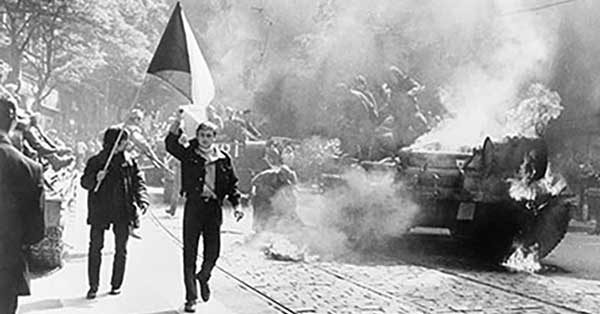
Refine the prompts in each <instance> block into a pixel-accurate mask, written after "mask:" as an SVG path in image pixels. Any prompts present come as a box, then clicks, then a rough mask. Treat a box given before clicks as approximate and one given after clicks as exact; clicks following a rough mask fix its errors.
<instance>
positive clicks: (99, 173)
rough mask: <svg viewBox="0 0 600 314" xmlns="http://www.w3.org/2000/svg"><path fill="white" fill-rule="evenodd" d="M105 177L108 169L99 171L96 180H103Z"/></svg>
mask: <svg viewBox="0 0 600 314" xmlns="http://www.w3.org/2000/svg"><path fill="white" fill-rule="evenodd" d="M104 177H106V171H104V170H100V171H98V173H97V174H96V181H97V182H101V181H102V180H104Z"/></svg>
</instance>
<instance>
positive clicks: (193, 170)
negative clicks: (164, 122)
mask: <svg viewBox="0 0 600 314" xmlns="http://www.w3.org/2000/svg"><path fill="white" fill-rule="evenodd" d="M182 133H183V131H182V130H181V129H179V130H177V134H173V133H171V132H169V134H168V135H167V137H166V138H165V145H166V147H167V151H168V152H169V153H170V154H171V155H173V157H175V158H177V159H178V160H179V161H180V162H181V192H182V193H183V194H184V195H186V196H187V197H194V196H199V195H200V194H201V193H202V191H203V189H204V177H205V176H206V168H205V163H206V160H205V159H204V158H203V157H202V156H200V155H198V154H197V153H196V152H195V151H194V150H195V149H196V148H197V147H198V140H196V139H193V140H191V141H190V145H189V146H187V147H185V146H183V145H181V144H180V143H179V141H178V140H179V137H180V136H181V134H182ZM221 152H222V153H223V155H225V158H224V159H219V160H217V161H216V173H215V177H216V179H215V187H214V188H215V194H216V195H217V198H218V201H219V204H222V203H223V199H224V198H225V197H227V199H228V200H229V202H230V203H231V205H233V206H237V205H238V204H239V202H240V192H239V190H238V188H237V182H238V178H237V176H236V175H235V171H234V169H233V165H232V163H231V157H229V155H228V154H227V153H226V152H224V151H222V150H221Z"/></svg>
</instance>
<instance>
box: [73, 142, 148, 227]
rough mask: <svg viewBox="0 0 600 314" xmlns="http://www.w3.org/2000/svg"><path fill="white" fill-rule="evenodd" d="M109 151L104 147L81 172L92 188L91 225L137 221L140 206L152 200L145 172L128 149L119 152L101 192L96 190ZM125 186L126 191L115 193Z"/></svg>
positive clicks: (82, 181) (90, 192)
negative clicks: (143, 173) (125, 152)
mask: <svg viewBox="0 0 600 314" xmlns="http://www.w3.org/2000/svg"><path fill="white" fill-rule="evenodd" d="M108 154H109V152H108V150H102V151H100V153H98V154H96V155H94V156H92V157H91V158H90V159H89V160H88V162H87V164H86V165H85V170H84V171H83V175H82V176H81V186H82V187H83V188H84V189H86V190H88V219H87V223H88V224H90V225H106V226H107V225H108V224H110V223H123V222H129V223H130V222H133V221H134V220H135V211H136V208H137V207H147V206H148V204H149V201H148V192H147V191H146V183H145V182H144V178H143V176H142V173H141V171H140V169H139V168H138V166H137V163H136V162H135V160H134V159H133V158H131V157H130V156H129V155H128V154H124V153H117V154H115V156H114V157H113V160H112V161H111V163H110V166H109V167H108V173H107V174H106V177H105V178H104V181H103V182H102V184H101V185H100V188H99V189H98V192H94V188H95V187H96V175H97V174H98V172H99V171H100V170H102V169H103V168H104V164H105V163H106V159H107V157H108ZM121 187H122V190H121V191H122V193H123V194H121V195H115V191H116V189H117V188H121ZM119 199H120V202H119ZM115 201H117V202H118V203H116V202H115Z"/></svg>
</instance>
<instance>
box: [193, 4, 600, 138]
mask: <svg viewBox="0 0 600 314" xmlns="http://www.w3.org/2000/svg"><path fill="white" fill-rule="evenodd" d="M559 2H563V1H558V0H556V1H553V0H487V1H483V0H461V1H450V0H425V1H417V0H406V1H397V0H380V1H375V2H372V1H369V2H367V1H360V0H345V1H340V0H297V1H281V0H249V1H232V0H213V1H209V2H206V3H204V4H203V5H198V4H197V3H196V1H191V0H190V1H184V8H185V9H186V11H187V12H188V15H189V16H190V20H191V23H192V25H193V26H194V28H195V30H196V32H197V34H198V36H199V38H200V41H201V45H202V48H203V49H204V50H205V54H206V55H207V59H208V60H209V64H210V67H211V69H212V71H213V74H214V76H215V80H216V85H217V87H218V90H219V91H218V98H217V101H218V102H220V103H221V104H223V105H227V106H232V107H237V108H247V107H251V108H254V109H255V110H256V111H258V112H260V113H263V114H267V115H269V116H270V117H271V119H272V120H273V121H278V122H279V124H280V125H279V126H276V127H275V128H274V129H273V130H272V131H274V132H276V133H282V134H280V135H290V136H305V135H308V134H309V133H311V132H315V130H317V131H318V130H323V129H324V130H327V129H328V128H331V127H332V126H331V121H334V118H335V117H331V116H328V112H327V111H326V110H325V109H324V108H326V107H327V106H329V105H330V104H331V103H332V102H335V99H334V98H333V97H334V96H333V95H335V86H336V85H337V84H338V83H340V82H343V83H349V82H351V81H352V78H353V77H354V76H355V75H357V74H363V75H364V76H365V77H367V80H368V81H369V84H370V85H371V86H377V85H379V84H381V83H383V82H384V81H385V80H386V79H387V78H388V77H389V76H388V75H389V73H387V69H388V67H389V66H391V65H397V66H398V67H400V68H401V69H403V70H405V71H407V72H408V73H410V74H411V75H412V76H414V77H416V78H417V79H418V80H420V81H421V82H423V83H424V84H425V86H426V90H428V91H429V92H430V93H432V94H435V92H436V90H437V89H438V88H444V89H445V90H447V91H450V92H451V93H452V96H453V97H452V99H451V101H447V102H446V103H445V105H446V107H447V109H448V112H449V113H450V116H452V117H454V119H455V123H456V124H457V125H460V126H465V125H468V126H469V127H470V129H469V130H466V129H461V128H454V127H452V128H451V129H453V130H455V131H456V132H458V133H456V134H455V135H453V136H455V137H464V136H465V135H464V134H476V135H475V137H479V136H480V135H482V134H485V133H490V132H492V133H493V129H495V128H497V127H498V126H499V125H501V124H502V123H503V121H502V119H501V118H499V117H502V116H503V114H504V113H505V112H506V111H507V110H508V109H510V108H511V107H512V106H514V105H515V103H516V99H517V98H518V97H519V96H520V94H521V93H522V92H523V91H524V90H527V89H528V88H529V86H530V85H531V84H532V83H542V84H544V85H546V86H547V87H548V88H549V89H550V90H554V91H557V92H558V93H559V94H560V97H561V99H562V100H563V105H564V106H565V112H564V113H563V115H567V116H568V119H567V120H572V119H574V118H576V117H577V116H579V115H581V116H585V115H588V114H589V113H595V111H597V110H598V105H597V103H598V98H599V97H600V92H599V91H598V89H597V88H596V86H597V85H598V84H595V83H596V82H598V78H599V75H600V74H598V73H600V71H597V68H600V63H599V62H598V61H596V56H597V55H598V54H597V52H600V49H599V47H600V45H599V44H598V43H597V40H595V37H596V35H595V34H597V32H598V31H599V30H600V24H599V23H598V22H596V20H597V19H596V18H595V14H596V12H598V9H600V3H598V2H597V1H593V0H575V1H572V2H568V3H562V4H559V5H556V6H551V7H546V6H547V5H548V4H552V3H559ZM425 107H426V104H425ZM580 113H581V114H580ZM447 123H450V122H447ZM490 128H491V129H492V131H490V130H488V129H490Z"/></svg>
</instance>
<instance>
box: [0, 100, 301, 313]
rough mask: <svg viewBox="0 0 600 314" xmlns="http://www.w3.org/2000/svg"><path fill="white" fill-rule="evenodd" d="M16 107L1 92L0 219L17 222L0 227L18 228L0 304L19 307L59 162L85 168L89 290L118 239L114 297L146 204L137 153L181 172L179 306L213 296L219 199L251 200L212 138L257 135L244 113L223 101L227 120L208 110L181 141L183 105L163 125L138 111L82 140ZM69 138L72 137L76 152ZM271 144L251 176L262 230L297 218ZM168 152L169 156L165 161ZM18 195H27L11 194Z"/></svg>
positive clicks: (0, 264) (288, 175)
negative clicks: (277, 219) (274, 220)
mask: <svg viewBox="0 0 600 314" xmlns="http://www.w3.org/2000/svg"><path fill="white" fill-rule="evenodd" d="M18 104H19V102H18V100H17V99H16V98H14V97H12V95H11V94H10V93H3V94H2V95H0V105H1V106H0V150H1V151H2V152H3V153H2V154H0V158H3V159H2V166H1V167H0V170H1V171H2V173H1V176H0V189H1V191H0V192H1V193H2V194H1V195H2V196H3V198H2V202H3V203H2V204H0V210H2V217H14V218H15V221H12V220H11V219H12V218H11V219H2V224H4V223H7V224H13V225H14V226H11V227H10V228H9V227H8V225H7V226H6V228H7V230H8V229H11V230H13V231H11V232H14V233H15V235H14V237H11V238H10V239H8V238H5V237H2V238H0V243H1V244H2V245H7V246H10V247H14V252H13V251H11V252H10V254H8V255H4V254H3V255H2V256H1V259H0V296H2V297H1V298H0V309H1V310H2V311H5V312H6V313H15V311H16V307H17V296H18V295H26V294H27V293H29V292H28V289H23V286H26V284H27V282H26V278H28V277H27V275H26V269H27V267H26V266H25V265H26V264H27V260H26V259H25V258H23V256H26V254H23V252H26V251H27V250H28V246H29V245H32V244H35V243H37V242H39V241H40V240H41V239H42V238H43V236H44V231H45V228H46V226H45V225H44V220H43V215H44V202H43V199H44V197H43V195H44V193H45V192H44V191H45V190H48V188H51V187H49V186H48V185H47V184H46V186H45V183H44V175H43V173H44V170H45V169H46V170H49V169H52V171H55V172H56V171H62V170H63V169H65V168H69V169H74V168H75V167H82V168H83V174H82V176H81V178H80V184H81V186H82V187H83V188H84V189H86V190H87V191H88V201H87V212H88V217H87V223H88V224H89V225H90V241H89V252H88V271H87V276H88V283H89V290H88V292H87V295H86V296H87V298H88V299H94V298H96V295H97V293H98V287H99V283H100V265H101V260H102V254H101V250H102V248H103V246H104V234H105V232H106V231H107V230H111V229H112V232H113V233H114V235H115V243H116V245H115V257H114V261H113V265H112V268H113V269H112V275H111V291H110V294H112V295H118V294H120V292H121V287H122V284H123V281H124V277H125V264H126V259H127V258H126V257H127V243H128V239H129V238H130V237H131V236H136V235H135V229H137V228H139V227H140V215H143V214H144V213H145V212H146V211H147V209H148V207H149V206H150V202H149V198H148V192H147V188H146V185H147V183H146V181H145V179H144V175H143V174H142V167H141V166H140V164H139V163H138V162H139V161H140V160H141V159H147V160H149V162H150V163H151V164H152V166H153V167H155V168H159V169H162V170H164V171H166V172H168V173H173V174H177V175H178V176H179V178H176V181H178V182H179V183H180V184H179V188H178V190H179V192H180V193H181V195H182V196H184V198H183V199H184V200H185V202H184V206H183V207H184V214H183V229H184V274H185V276H184V286H185V288H186V295H185V299H186V302H185V311H186V312H194V311H195V307H196V302H197V299H198V298H199V297H200V298H201V299H202V300H204V301H207V300H208V299H209V297H210V288H209V285H208V281H209V279H210V276H211V272H212V269H213V268H214V266H215V263H216V260H217V258H218V256H219V250H220V226H221V222H222V219H223V218H222V209H221V207H222V205H223V201H224V199H228V200H229V202H230V203H231V204H232V205H233V207H234V210H233V213H234V216H235V217H236V218H237V219H238V220H239V219H241V218H242V217H243V215H244V214H243V211H242V210H241V209H240V203H241V202H246V203H248V202H247V201H248V197H249V196H245V197H244V196H243V195H242V193H240V191H239V189H238V181H239V180H238V178H237V174H236V172H235V170H234V166H233V164H234V161H233V160H232V157H231V156H230V155H229V154H228V152H226V151H224V150H222V149H220V148H219V147H218V146H216V145H215V143H216V141H218V140H221V141H228V142H229V141H233V142H236V141H239V142H245V141H247V140H258V139H260V138H261V137H262V134H261V133H260V131H258V130H257V128H256V127H255V126H254V125H253V123H252V122H251V121H250V120H249V119H248V118H246V117H248V113H249V112H248V111H241V112H237V111H234V110H231V109H229V108H226V109H225V111H224V112H225V114H226V115H225V117H226V119H223V118H221V115H220V114H219V113H217V112H216V110H215V109H214V108H211V109H210V110H209V121H204V122H201V123H200V124H199V126H198V127H197V129H196V133H195V135H196V136H195V138H192V139H187V138H186V137H185V136H184V134H183V131H182V128H181V121H182V113H181V112H178V113H176V114H174V115H173V117H172V119H169V120H168V122H167V123H166V124H165V123H161V122H158V121H156V120H155V121H144V113H143V112H142V111H141V110H139V109H135V110H133V111H132V112H130V113H129V115H128V117H127V119H126V121H125V122H124V123H122V124H118V125H114V126H110V127H108V128H107V129H106V130H105V131H104V132H102V134H101V135H100V136H93V137H92V138H90V139H88V140H83V139H79V140H75V139H73V138H66V140H62V139H61V138H60V136H59V135H58V134H57V132H56V131H53V130H51V131H48V132H46V131H45V130H44V129H43V128H42V127H41V125H40V123H39V115H37V114H35V113H30V112H27V111H25V110H23V109H22V108H20V107H19V105H18ZM213 121H214V122H213ZM144 122H145V123H146V126H147V125H148V124H147V123H150V125H151V126H152V128H153V132H147V129H146V128H145V127H144V126H145V124H144ZM165 127H167V128H166V129H165ZM150 134H152V135H150ZM165 134H166V137H165ZM9 136H10V137H9ZM161 137H162V138H161ZM66 142H71V145H72V147H74V148H75V149H74V150H73V149H71V148H70V146H71V145H69V144H67V143H66ZM275 143H276V141H271V145H270V147H272V149H271V150H265V152H267V151H271V154H269V156H267V155H265V156H264V157H265V162H266V164H267V165H270V166H271V167H270V168H268V169H266V170H265V171H263V172H260V173H258V174H257V175H256V177H255V178H254V180H252V185H253V187H254V188H253V191H252V197H253V199H254V201H253V204H255V215H254V216H255V221H254V227H255V228H256V229H257V231H262V230H264V229H265V228H267V224H268V222H269V220H270V218H271V216H281V217H284V218H285V216H289V217H292V218H295V219H296V222H299V219H298V218H297V216H295V215H292V214H290V213H294V210H293V208H292V207H293V202H295V199H294V197H293V190H290V189H288V190H286V192H285V193H284V194H283V195H284V196H283V200H285V202H286V203H285V205H283V206H282V205H281V204H277V203H276V202H277V201H275V200H273V202H272V201H271V199H273V198H274V196H275V195H276V194H277V192H278V191H279V190H281V189H283V188H284V187H293V185H295V184H296V175H295V173H294V172H293V171H292V170H291V169H290V168H289V167H287V166H285V165H283V164H282V163H281V158H280V156H277V155H278V154H276V153H275V154H273V151H277V146H278V145H275ZM161 147H163V149H161ZM166 156H170V160H169V158H166ZM141 157H143V158H141ZM5 159H6V160H5ZM173 164H177V165H178V166H177V168H179V170H178V171H173ZM16 199H19V200H26V201H18V202H17V201H14V200H16ZM280 199H281V198H280ZM176 207H177V206H176V205H175V208H176ZM282 207H285V208H286V209H287V210H286V213H287V214H286V213H283V214H282V215H279V213H278V209H277V208H279V209H281V208H282ZM175 208H174V209H173V210H175ZM40 217H41V218H40ZM3 228H4V226H3ZM3 230H4V229H3ZM200 235H202V237H203V243H204V245H203V250H204V252H203V262H202V265H201V267H200V269H199V271H197V269H196V256H197V253H198V252H197V251H198V241H199V239H200ZM22 250H23V251H22ZM9 255H10V256H9ZM198 288H199V289H200V294H199V295H198V292H197V289H198Z"/></svg>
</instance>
